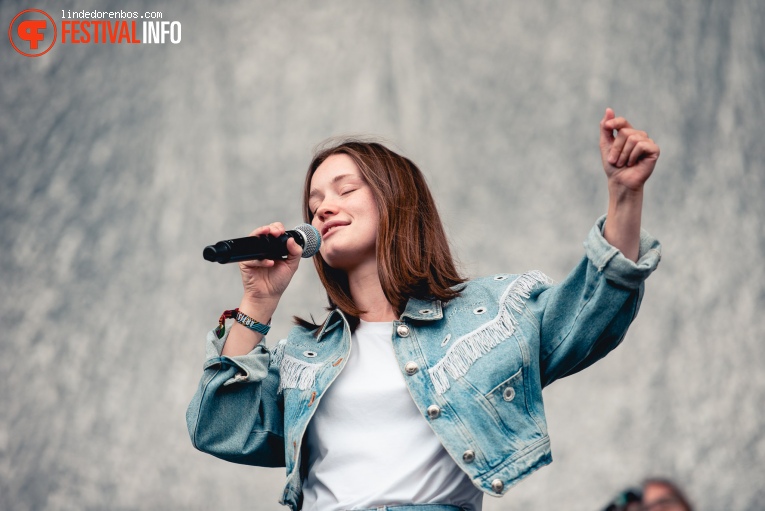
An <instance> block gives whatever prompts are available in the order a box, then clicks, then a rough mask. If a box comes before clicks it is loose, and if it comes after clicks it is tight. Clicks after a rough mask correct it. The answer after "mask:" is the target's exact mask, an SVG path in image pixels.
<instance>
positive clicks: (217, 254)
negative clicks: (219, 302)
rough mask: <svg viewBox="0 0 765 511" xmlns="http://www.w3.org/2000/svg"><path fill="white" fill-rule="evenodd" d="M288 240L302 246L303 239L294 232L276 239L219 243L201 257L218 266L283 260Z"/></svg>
mask: <svg viewBox="0 0 765 511" xmlns="http://www.w3.org/2000/svg"><path fill="white" fill-rule="evenodd" d="M289 238H292V239H294V240H295V241H296V242H297V243H298V245H300V246H303V239H302V238H301V237H300V236H299V235H296V234H295V232H294V231H287V232H285V233H284V234H282V235H281V236H279V237H278V238H277V237H275V236H271V235H261V236H247V237H246V238H236V239H232V240H224V241H219V242H218V243H216V244H215V245H208V246H206V247H205V249H204V251H203V252H202V256H203V257H204V258H205V259H206V260H208V261H212V262H218V263H220V264H225V263H238V262H240V261H252V260H253V259H275V260H278V259H285V258H286V257H287V256H288V255H289V254H288V252H287V240H288V239H289Z"/></svg>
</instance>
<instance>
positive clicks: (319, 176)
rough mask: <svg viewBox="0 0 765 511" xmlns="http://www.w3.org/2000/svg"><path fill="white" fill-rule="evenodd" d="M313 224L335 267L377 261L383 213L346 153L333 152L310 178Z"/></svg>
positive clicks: (326, 256) (328, 260) (323, 250)
mask: <svg viewBox="0 0 765 511" xmlns="http://www.w3.org/2000/svg"><path fill="white" fill-rule="evenodd" d="M308 207H309V208H310V209H311V212H313V221H312V222H311V224H312V225H313V226H314V227H316V229H318V230H319V232H320V233H321V250H320V253H321V255H322V257H323V258H324V261H326V263H327V264H328V265H329V266H331V267H332V268H335V269H340V270H345V271H350V270H353V269H354V268H357V267H359V266H360V265H362V264H364V263H369V262H375V261H376V254H375V246H376V243H377V228H378V225H379V222H380V215H379V213H378V212H377V205H376V203H375V199H374V196H373V195H372V189H371V188H370V187H369V185H368V184H367V183H366V181H364V178H363V177H362V176H361V172H359V169H358V167H357V166H356V164H355V163H354V161H353V160H352V159H351V157H350V156H348V155H346V154H333V155H332V156H330V157H328V158H327V159H326V160H324V162H323V163H322V164H321V165H319V168H317V169H316V172H314V174H313V177H312V178H311V190H310V197H309V199H308Z"/></svg>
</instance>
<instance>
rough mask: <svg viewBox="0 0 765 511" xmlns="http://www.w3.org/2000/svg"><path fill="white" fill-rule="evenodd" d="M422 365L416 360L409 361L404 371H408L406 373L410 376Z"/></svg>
mask: <svg viewBox="0 0 765 511" xmlns="http://www.w3.org/2000/svg"><path fill="white" fill-rule="evenodd" d="M419 369H420V367H419V366H418V365H417V364H416V363H415V362H407V363H406V365H405V366H404V371H406V374H408V375H409V376H412V375H413V374H414V373H416V372H417V371H419Z"/></svg>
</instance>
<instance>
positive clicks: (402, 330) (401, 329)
mask: <svg viewBox="0 0 765 511" xmlns="http://www.w3.org/2000/svg"><path fill="white" fill-rule="evenodd" d="M396 333H397V334H398V335H400V336H401V337H409V327H408V326H406V325H399V326H398V328H396Z"/></svg>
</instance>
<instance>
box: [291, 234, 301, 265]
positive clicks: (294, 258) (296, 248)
mask: <svg viewBox="0 0 765 511" xmlns="http://www.w3.org/2000/svg"><path fill="white" fill-rule="evenodd" d="M287 252H289V255H288V256H287V261H288V262H290V263H294V264H297V262H299V261H300V258H301V257H302V256H303V247H301V246H300V245H298V244H297V242H296V241H295V240H294V239H292V238H290V239H288V240H287Z"/></svg>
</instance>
